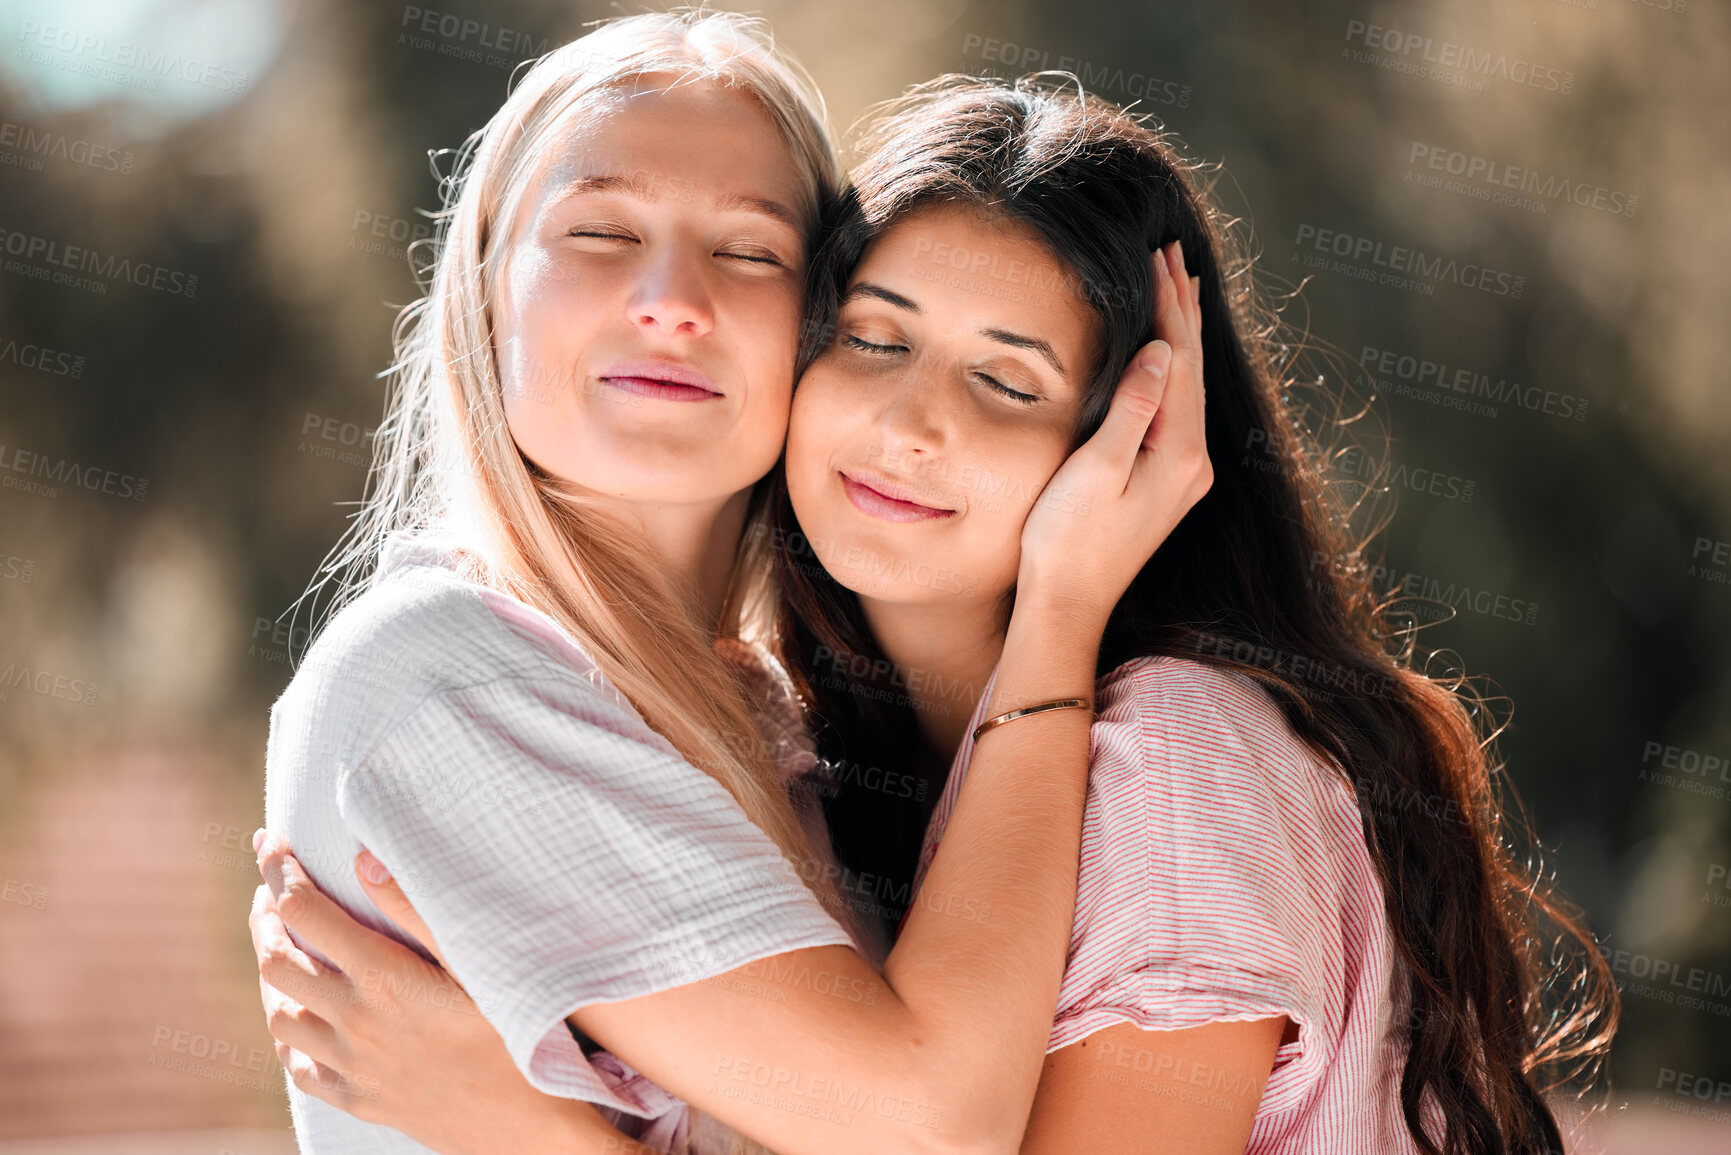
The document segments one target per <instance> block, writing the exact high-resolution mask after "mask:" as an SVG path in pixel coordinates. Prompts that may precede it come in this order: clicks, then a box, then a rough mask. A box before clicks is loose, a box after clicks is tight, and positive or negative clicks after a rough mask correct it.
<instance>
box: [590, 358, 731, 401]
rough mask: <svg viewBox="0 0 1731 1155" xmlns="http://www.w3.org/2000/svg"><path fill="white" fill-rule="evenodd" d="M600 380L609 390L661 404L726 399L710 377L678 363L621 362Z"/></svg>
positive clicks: (602, 375) (653, 361) (650, 361)
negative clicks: (645, 398) (663, 402)
mask: <svg viewBox="0 0 1731 1155" xmlns="http://www.w3.org/2000/svg"><path fill="white" fill-rule="evenodd" d="M599 380H600V381H601V383H602V384H604V385H606V386H607V387H608V388H611V389H618V390H619V391H621V392H623V393H630V394H632V395H633V396H636V397H648V398H651V399H653V400H657V401H713V400H714V399H715V398H717V397H720V396H721V395H722V393H721V388H720V387H719V386H718V385H716V383H715V382H714V381H713V380H711V379H710V378H709V377H708V376H707V375H705V374H703V373H700V372H698V371H697V370H696V369H693V368H692V367H691V366H689V365H681V364H679V363H678V362H677V361H655V360H645V361H621V362H619V363H618V364H617V365H614V366H612V367H610V368H609V369H608V370H607V371H606V372H605V373H602V374H600V375H599Z"/></svg>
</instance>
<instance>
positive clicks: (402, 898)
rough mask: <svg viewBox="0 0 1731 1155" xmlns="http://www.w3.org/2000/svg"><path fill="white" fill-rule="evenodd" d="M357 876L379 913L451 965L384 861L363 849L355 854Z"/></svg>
mask: <svg viewBox="0 0 1731 1155" xmlns="http://www.w3.org/2000/svg"><path fill="white" fill-rule="evenodd" d="M355 877H356V878H358V879H359V880H360V883H361V888H362V889H363V890H365V891H366V892H367V897H368V898H370V899H372V902H373V905H374V906H376V907H378V908H379V913H380V914H382V915H384V916H385V917H386V918H388V919H390V920H391V921H392V922H394V923H396V924H397V925H398V926H400V927H402V928H403V930H404V931H405V932H407V933H408V935H409V937H410V938H412V939H414V940H415V941H416V942H418V943H420V944H421V945H422V946H423V947H426V948H427V950H428V951H430V952H431V953H432V956H433V957H434V958H436V959H438V960H439V965H440V966H442V967H444V968H445V970H446V971H447V972H449V971H450V969H451V968H450V967H449V966H447V965H446V963H445V956H444V955H442V954H440V953H439V945H438V944H437V943H436V942H434V941H433V932H432V931H430V930H428V929H427V924H426V923H425V922H423V921H421V916H420V914H419V913H417V912H416V910H415V907H414V904H413V903H411V902H410V901H409V896H408V895H406V894H404V893H403V888H402V887H401V886H400V885H398V883H397V880H396V879H395V878H394V877H392V876H391V872H390V870H389V869H387V868H386V866H385V864H384V863H382V862H380V861H379V860H378V859H377V858H375V857H374V856H373V852H372V851H370V850H366V849H362V851H361V852H360V853H359V854H357V855H355Z"/></svg>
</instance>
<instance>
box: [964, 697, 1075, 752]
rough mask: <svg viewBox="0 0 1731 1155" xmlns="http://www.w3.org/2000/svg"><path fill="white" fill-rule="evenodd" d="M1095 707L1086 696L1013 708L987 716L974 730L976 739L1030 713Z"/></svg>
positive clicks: (976, 740)
mask: <svg viewBox="0 0 1731 1155" xmlns="http://www.w3.org/2000/svg"><path fill="white" fill-rule="evenodd" d="M1093 709H1094V707H1093V706H1092V705H1090V704H1089V702H1088V699H1086V698H1059V699H1058V700H1057V701H1056V702H1041V703H1040V704H1039V705H1038V706H1023V707H1022V708H1021V709H1020V710H1011V711H1010V712H1009V713H1007V714H999V715H998V716H997V717H996V718H987V719H986V720H985V721H984V722H981V723H980V725H979V728H978V729H976V730H975V731H974V741H975V742H978V741H979V740H980V735H981V734H984V733H985V732H986V731H987V730H992V729H995V728H997V727H999V726H1002V725H1003V724H1004V723H1005V722H1014V721H1015V720H1016V719H1017V718H1026V717H1027V716H1028V715H1029V714H1044V713H1045V712H1046V711H1047V710H1089V711H1092V710H1093Z"/></svg>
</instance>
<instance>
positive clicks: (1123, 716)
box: [920, 657, 1442, 1155]
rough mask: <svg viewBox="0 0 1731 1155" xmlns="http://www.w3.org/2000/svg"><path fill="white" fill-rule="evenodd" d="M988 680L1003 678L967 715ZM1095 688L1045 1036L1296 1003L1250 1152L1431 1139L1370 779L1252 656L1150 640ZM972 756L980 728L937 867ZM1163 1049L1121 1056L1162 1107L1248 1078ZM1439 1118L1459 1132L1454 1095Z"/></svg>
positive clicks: (931, 833) (959, 760) (962, 754)
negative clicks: (1261, 676) (1272, 688)
mask: <svg viewBox="0 0 1731 1155" xmlns="http://www.w3.org/2000/svg"><path fill="white" fill-rule="evenodd" d="M994 677H995V676H994ZM990 696H991V686H990V685H989V684H988V685H987V687H986V691H985V694H984V695H982V697H981V700H980V705H979V706H978V707H977V708H976V709H975V712H974V717H973V718H972V719H970V721H969V723H968V727H969V729H968V731H967V733H968V734H970V735H971V734H972V732H973V727H975V726H978V725H979V724H980V722H981V720H982V715H983V713H984V708H985V703H986V701H987V700H988V699H989V698H990ZM1096 702H1097V703H1098V718H1097V719H1096V721H1095V722H1094V726H1093V730H1092V733H1091V742H1090V745H1091V751H1090V755H1089V767H1088V800H1087V806H1086V809H1085V810H1084V812H1083V819H1082V856H1081V863H1080V876H1079V878H1078V880H1077V893H1076V919H1075V923H1074V926H1073V929H1072V930H1071V932H1070V952H1069V960H1068V963H1067V965H1066V966H1065V969H1064V982H1063V986H1062V988H1061V989H1060V991H1059V995H1058V1012H1057V1016H1056V1019H1055V1021H1054V1022H1053V1024H1052V1033H1051V1036H1050V1038H1049V1040H1048V1042H1047V1048H1046V1049H1047V1051H1048V1052H1050V1051H1055V1050H1057V1049H1058V1048H1060V1047H1067V1046H1069V1045H1071V1044H1072V1043H1075V1042H1078V1041H1079V1040H1081V1039H1083V1038H1085V1037H1087V1036H1088V1035H1091V1034H1093V1033H1094V1032H1095V1031H1098V1030H1101V1029H1102V1028H1104V1027H1109V1026H1114V1025H1116V1024H1119V1023H1131V1024H1134V1025H1135V1026H1137V1027H1140V1028H1142V1029H1144V1030H1155V1031H1177V1030H1183V1029H1185V1028H1188V1027H1198V1026H1202V1025H1203V1024H1205V1023H1214V1022H1231V1021H1238V1020H1248V1019H1260V1018H1272V1017H1275V1016H1280V1015H1284V1016H1285V1017H1286V1018H1288V1019H1289V1020H1291V1021H1292V1023H1294V1024H1296V1026H1297V1027H1298V1037H1297V1039H1295V1040H1294V1041H1292V1042H1289V1043H1286V1044H1284V1045H1282V1046H1281V1047H1280V1048H1279V1050H1278V1051H1276V1052H1275V1056H1274V1070H1273V1073H1272V1074H1271V1075H1270V1077H1269V1080H1268V1084H1267V1086H1266V1087H1265V1088H1264V1089H1263V1092H1262V1100H1261V1104H1260V1106H1259V1107H1258V1108H1257V1111H1256V1123H1255V1126H1254V1128H1253V1129H1252V1131H1251V1134H1250V1140H1249V1143H1248V1145H1247V1146H1246V1147H1245V1152H1246V1155H1277V1153H1278V1155H1336V1153H1338V1155H1353V1153H1358V1152H1376V1153H1378V1155H1384V1153H1386V1155H1414V1153H1415V1152H1416V1151H1417V1149H1418V1148H1417V1145H1416V1144H1415V1143H1414V1142H1413V1139H1412V1135H1411V1134H1410V1132H1408V1130H1407V1127H1406V1123H1405V1121H1404V1120H1403V1118H1402V1116H1401V1110H1400V1077H1401V1071H1402V1067H1403V1063H1404V1050H1403V1045H1402V1044H1401V1041H1400V1039H1399V1037H1398V1035H1397V1034H1396V1032H1394V1031H1393V1030H1392V1029H1391V1027H1392V1025H1393V1024H1395V1023H1397V1022H1398V1021H1399V1018H1400V1016H1401V1015H1402V1014H1403V1011H1402V1009H1401V1007H1402V1005H1403V1004H1404V1001H1405V999H1404V989H1403V987H1402V984H1401V982H1400V975H1399V972H1398V970H1397V963H1396V957H1395V950H1394V943H1393V940H1392V939H1391V937H1390V934H1389V928H1388V917H1387V914H1386V912H1385V909H1384V905H1383V891H1382V884H1381V882H1380V881H1379V880H1378V877H1377V872H1376V868H1375V865H1374V864H1373V863H1372V861H1371V857H1370V851H1369V849H1368V848H1367V846H1366V845H1365V839H1364V821H1363V818H1362V817H1361V814H1360V810H1359V803H1358V799H1357V798H1356V797H1355V796H1354V793H1353V788H1352V787H1351V786H1350V785H1349V784H1348V783H1347V781H1346V779H1345V778H1344V777H1343V776H1342V775H1341V774H1340V772H1339V771H1338V770H1336V769H1335V767H1334V765H1333V764H1332V763H1331V762H1329V761H1325V760H1324V759H1323V758H1322V757H1321V756H1320V755H1318V754H1317V752H1316V751H1314V750H1312V749H1311V748H1310V747H1309V746H1307V745H1306V744H1305V743H1304V742H1302V741H1301V740H1299V738H1298V736H1297V735H1296V734H1294V733H1293V731H1292V729H1291V727H1290V726H1288V725H1287V723H1286V718H1285V716H1284V715H1283V714H1282V713H1281V712H1280V709H1279V707H1278V706H1276V705H1275V704H1274V701H1273V700H1272V699H1271V698H1269V696H1268V695H1267V694H1266V693H1265V692H1264V691H1263V690H1262V688H1261V687H1260V686H1258V685H1257V684H1256V683H1255V682H1252V681H1251V680H1250V679H1248V678H1245V677H1243V676H1242V675H1239V674H1235V673H1231V672H1228V671H1224V670H1220V669H1217V668H1215V667H1213V666H1207V665H1204V664H1202V663H1199V662H1193V661H1188V660H1185V659H1181V658H1173V657H1154V658H1142V659H1139V660H1137V661H1133V662H1128V663H1126V664H1124V665H1122V666H1120V667H1118V668H1117V669H1116V670H1114V671H1113V672H1112V673H1111V674H1109V675H1108V676H1107V677H1105V678H1103V679H1102V680H1101V682H1100V686H1099V688H1098V693H1097V696H1096ZM972 757H973V742H972V739H971V738H969V737H964V738H963V740H962V745H961V748H960V749H959V750H957V751H956V758H955V763H954V765H953V767H952V769H951V771H950V777H949V781H948V783H947V784H946V786H945V789H944V793H943V796H942V797H941V798H940V799H939V801H938V805H937V809H936V811H935V812H934V813H933V814H932V819H931V824H930V825H929V826H928V827H927V830H926V842H925V846H924V850H923V852H922V855H921V861H920V875H921V876H922V877H923V876H924V873H925V870H926V868H927V867H928V866H929V865H930V864H931V860H932V856H933V855H934V854H935V853H936V852H937V848H938V843H939V841H940V840H941V839H942V838H943V834H944V826H945V824H946V823H947V822H948V821H949V817H950V813H951V811H952V810H953V809H954V807H955V801H956V796H957V794H958V793H959V792H960V790H961V785H962V782H963V781H964V780H965V779H966V777H967V772H968V763H969V761H970V760H971V759H972ZM1153 1056H1154V1051H1153V1050H1147V1051H1144V1052H1141V1053H1139V1054H1138V1055H1137V1056H1135V1059H1136V1062H1135V1063H1134V1064H1133V1065H1131V1066H1130V1067H1128V1068H1126V1069H1125V1070H1123V1071H1121V1072H1120V1071H1114V1072H1112V1074H1113V1075H1115V1076H1117V1075H1122V1076H1123V1078H1124V1079H1125V1080H1126V1081H1127V1082H1129V1083H1130V1084H1131V1085H1136V1086H1145V1087H1147V1088H1148V1089H1149V1090H1151V1091H1153V1092H1155V1094H1152V1095H1150V1096H1149V1098H1148V1104H1149V1117H1150V1121H1151V1125H1152V1123H1154V1122H1157V1120H1158V1118H1159V1114H1158V1112H1159V1110H1160V1106H1159V1105H1160V1104H1161V1103H1162V1102H1166V1101H1169V1100H1168V1099H1166V1098H1164V1097H1163V1096H1169V1095H1173V1094H1175V1093H1176V1092H1178V1091H1180V1090H1182V1091H1183V1092H1184V1093H1185V1094H1187V1095H1188V1094H1194V1093H1197V1092H1202V1093H1205V1094H1207V1095H1208V1096H1209V1097H1210V1098H1214V1097H1216V1095H1218V1097H1220V1098H1233V1097H1236V1096H1237V1095H1239V1094H1242V1088H1243V1077H1242V1076H1239V1075H1232V1074H1229V1073H1228V1072H1226V1071H1224V1070H1223V1069H1221V1068H1212V1069H1211V1068H1208V1067H1199V1068H1197V1069H1194V1070H1189V1071H1186V1070H1182V1069H1180V1070H1173V1069H1171V1066H1170V1064H1169V1063H1168V1064H1166V1065H1159V1064H1156V1063H1153V1062H1152V1061H1149V1062H1144V1061H1143V1060H1145V1059H1146V1060H1152V1058H1153ZM1426 1106H1427V1108H1429V1107H1434V1102H1432V1101H1431V1100H1429V1099H1428V1098H1427V1100H1426ZM1425 1118H1426V1123H1427V1126H1429V1127H1431V1128H1432V1133H1433V1134H1441V1133H1442V1132H1441V1117H1440V1114H1438V1113H1436V1112H1435V1111H1432V1110H1427V1111H1426V1113H1425Z"/></svg>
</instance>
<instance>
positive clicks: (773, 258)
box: [715, 244, 787, 269]
mask: <svg viewBox="0 0 1731 1155" xmlns="http://www.w3.org/2000/svg"><path fill="white" fill-rule="evenodd" d="M715 255H716V256H718V257H730V258H732V259H733V260H736V261H745V262H747V263H750V264H754V265H768V266H771V267H773V268H778V269H779V268H785V267H786V265H787V262H786V261H784V260H782V258H781V256H780V255H779V254H778V253H776V252H775V250H774V249H768V248H765V247H763V246H762V245H752V244H733V245H728V246H727V247H725V248H721V249H717V250H716V252H715Z"/></svg>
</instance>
